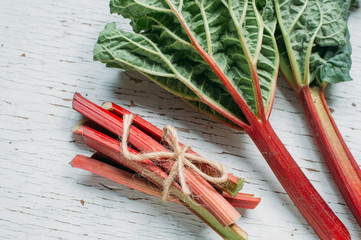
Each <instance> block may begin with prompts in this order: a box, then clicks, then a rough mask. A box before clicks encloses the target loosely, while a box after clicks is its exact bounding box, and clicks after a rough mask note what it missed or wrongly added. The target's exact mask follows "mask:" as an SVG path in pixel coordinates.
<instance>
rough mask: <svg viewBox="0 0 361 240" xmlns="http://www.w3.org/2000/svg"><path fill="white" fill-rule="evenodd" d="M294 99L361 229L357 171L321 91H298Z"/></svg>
mask: <svg viewBox="0 0 361 240" xmlns="http://www.w3.org/2000/svg"><path fill="white" fill-rule="evenodd" d="M298 96H299V98H300V100H301V102H302V105H303V108H304V111H305V113H306V116H307V119H308V122H309V124H310V126H311V130H312V132H313V135H314V137H315V139H316V142H317V144H318V146H319V149H320V151H321V153H322V155H323V157H324V159H325V162H326V165H327V167H328V169H329V170H330V173H331V175H332V177H333V179H334V180H335V182H336V185H337V187H338V189H339V190H340V192H341V194H342V196H343V198H344V199H345V201H346V203H347V205H348V207H349V208H350V210H351V212H352V214H353V215H354V217H355V218H356V220H357V222H358V224H359V225H360V226H361V170H360V168H359V166H358V165H357V163H356V161H355V159H354V158H353V156H352V154H351V152H350V150H349V149H348V147H347V146H346V143H345V141H344V140H343V138H342V136H341V133H340V131H339V130H338V128H337V126H336V124H335V121H334V120H333V118H332V116H331V112H330V110H329V108H328V106H327V103H326V99H325V95H324V87H308V86H306V87H303V88H300V90H299V91H298Z"/></svg>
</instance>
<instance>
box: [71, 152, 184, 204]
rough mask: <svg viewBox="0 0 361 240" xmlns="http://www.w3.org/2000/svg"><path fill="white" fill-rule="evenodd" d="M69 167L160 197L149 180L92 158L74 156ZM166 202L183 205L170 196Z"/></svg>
mask: <svg viewBox="0 0 361 240" xmlns="http://www.w3.org/2000/svg"><path fill="white" fill-rule="evenodd" d="M71 166H72V167H75V168H81V169H83V170H86V171H89V172H92V173H94V174H96V175H99V176H101V177H104V178H107V179H109V180H112V181H114V182H116V183H119V184H122V185H124V186H127V187H129V188H132V189H135V190H137V191H139V192H142V193H145V194H148V195H151V196H155V197H158V198H161V196H162V192H161V191H160V190H159V187H157V186H156V185H154V184H151V183H150V182H149V180H146V179H145V178H142V177H140V176H139V175H137V174H132V173H130V172H127V171H125V170H122V169H119V168H117V167H114V166H111V165H109V164H106V163H103V162H101V161H98V160H96V159H94V158H90V157H86V156H83V155H76V156H75V157H74V158H73V160H72V161H71ZM167 200H168V201H171V202H174V203H177V204H181V205H183V203H182V202H181V201H180V200H178V199H177V198H175V197H174V196H172V195H170V196H169V197H168V199H167Z"/></svg>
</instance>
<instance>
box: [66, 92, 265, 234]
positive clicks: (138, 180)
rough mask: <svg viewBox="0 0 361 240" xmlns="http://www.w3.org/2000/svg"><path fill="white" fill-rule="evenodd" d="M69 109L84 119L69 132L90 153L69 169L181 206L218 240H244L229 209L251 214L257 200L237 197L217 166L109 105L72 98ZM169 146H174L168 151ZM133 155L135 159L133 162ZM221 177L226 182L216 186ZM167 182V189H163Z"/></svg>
mask: <svg viewBox="0 0 361 240" xmlns="http://www.w3.org/2000/svg"><path fill="white" fill-rule="evenodd" d="M73 108H74V109H75V110H76V111H78V112H79V113H81V114H83V115H84V116H85V117H86V118H87V119H85V120H82V121H80V122H79V123H78V124H77V125H76V126H75V127H74V128H73V133H75V134H78V135H81V136H82V138H83V140H84V142H85V143H86V145H87V146H89V147H91V148H92V149H94V150H95V151H96V153H95V154H93V156H92V157H86V156H83V155H77V156H76V157H75V158H74V159H73V160H72V162H71V165H72V166H73V167H76V168H81V169H84V170H87V171H90V172H92V173H94V174H97V175H99V176H102V177H105V178H108V179H110V180H112V181H114V182H117V183H120V184H123V185H125V186H127V187H130V188H133V189H136V190H138V191H140V192H143V193H146V194H149V195H152V196H156V197H159V198H162V199H163V200H167V201H172V202H175V203H177V204H182V205H184V206H186V207H187V208H188V209H189V210H190V211H192V212H193V213H194V214H195V215H197V216H198V217H199V218H201V219H202V220H203V221H204V222H205V223H206V224H208V225H209V226H210V227H211V228H213V229H214V230H215V231H216V232H217V233H218V234H219V235H220V236H221V237H223V238H224V239H247V233H246V232H244V231H243V230H242V229H241V228H240V227H239V226H238V225H237V224H236V223H235V222H236V221H237V219H239V218H240V214H239V212H238V211H237V210H236V209H235V208H245V209H253V208H255V207H256V206H257V205H258V203H259V202H260V198H256V197H254V195H252V194H244V193H239V191H240V189H241V188H242V186H243V179H242V178H238V177H236V176H234V175H232V174H230V173H228V172H227V171H225V172H221V170H222V169H223V168H218V166H222V165H221V164H218V163H213V162H211V161H209V162H207V161H206V162H204V161H201V160H202V159H203V158H201V157H200V156H199V155H198V154H197V153H195V152H194V151H192V150H191V149H189V147H185V146H184V145H182V144H181V143H178V141H177V139H176V138H177V136H175V134H174V133H173V135H172V136H171V137H170V138H172V139H173V140H174V141H172V142H170V141H168V142H167V141H163V137H162V136H164V132H163V131H162V130H160V129H158V128H157V127H155V126H154V125H152V124H150V123H149V122H147V121H146V120H144V119H142V118H140V117H138V116H136V115H134V114H132V113H131V112H129V111H128V110H126V109H124V108H122V107H120V106H118V105H116V104H114V103H110V102H107V103H104V104H103V106H102V107H100V106H98V105H96V104H94V103H92V102H90V101H89V100H87V99H85V98H84V97H82V96H81V95H80V94H78V93H76V94H75V95H74V99H73ZM130 120H132V122H133V125H130V124H129V123H130ZM119 137H121V138H122V139H121V142H119V141H118V139H119ZM126 143H128V144H129V145H125V144H126ZM172 143H174V145H175V146H173V147H172V148H171V147H170V145H172ZM130 146H131V147H130ZM176 150H177V153H176ZM140 152H141V153H140ZM171 152H174V153H171ZM149 153H151V154H157V153H163V154H164V155H167V153H169V154H176V155H177V156H180V158H192V159H193V158H194V159H195V160H197V159H200V161H195V162H192V161H190V162H189V163H186V164H184V165H182V161H178V160H177V159H178V157H174V158H173V157H171V158H166V159H158V158H156V157H154V158H153V159H147V158H146V156H147V154H149ZM129 156H132V157H129ZM137 156H138V157H140V158H141V159H136V157H137ZM141 156H145V157H144V158H142V157H141ZM172 156H173V155H172ZM133 158H134V159H133ZM159 158H161V157H159ZM193 165H195V166H196V167H194V166H193ZM180 169H181V170H180ZM178 171H179V174H177V172H178ZM204 175H205V176H206V177H204ZM222 175H225V176H226V177H225V178H223V179H222V181H217V180H220V179H221V178H222ZM182 179H183V180H182ZM206 179H207V180H208V181H207V180H206ZM169 180H171V181H170V184H169V185H168V186H165V183H166V182H167V181H168V182H169ZM184 183H185V184H186V186H184ZM185 189H186V190H185ZM188 190H189V193H188V192H187V191H188ZM165 191H166V192H165Z"/></svg>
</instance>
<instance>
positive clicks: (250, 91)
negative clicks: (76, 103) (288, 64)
mask: <svg viewBox="0 0 361 240" xmlns="http://www.w3.org/2000/svg"><path fill="white" fill-rule="evenodd" d="M110 9H111V12H112V13H117V14H119V15H122V16H123V17H124V18H128V19H130V20H131V25H132V27H133V30H134V32H126V31H122V30H119V29H117V28H116V26H115V23H110V24H107V25H106V27H105V29H104V30H103V31H102V32H101V33H100V34H99V38H98V41H97V44H96V45H95V47H94V59H95V60H98V61H101V62H103V63H105V64H106V65H107V66H108V67H115V68H120V69H125V70H128V69H131V70H136V71H139V72H141V73H142V74H143V75H145V76H147V77H148V78H150V79H151V80H153V81H154V82H156V83H157V84H159V85H160V86H163V87H164V88H165V89H167V90H169V91H171V92H172V93H174V94H176V95H178V96H180V97H181V98H182V99H184V100H185V101H186V102H187V103H189V104H190V105H192V106H193V107H195V108H197V109H199V110H201V111H202V112H205V113H207V114H208V115H210V116H211V117H212V118H214V119H217V120H218V121H219V122H222V123H224V124H226V125H228V126H231V127H233V128H235V129H239V130H244V131H245V132H246V133H248V135H249V136H250V137H251V138H252V140H253V141H254V142H255V144H256V145H257V147H258V148H259V149H260V151H261V153H262V155H263V156H264V158H265V159H266V160H267V162H268V164H269V166H270V167H271V169H272V170H273V172H274V173H275V175H276V176H277V178H278V180H279V181H280V182H281V184H282V186H283V187H284V189H285V190H286V192H287V193H288V195H289V196H290V198H291V199H292V201H293V202H294V204H295V205H296V207H297V208H298V209H299V211H300V212H301V214H302V215H303V216H304V218H305V219H306V220H307V221H308V223H309V224H310V225H311V226H312V228H313V229H314V230H315V232H316V234H317V235H318V236H319V237H320V238H321V239H342V240H345V239H350V234H349V233H348V231H347V229H346V228H345V226H344V225H343V224H342V222H341V221H340V220H339V219H338V218H337V217H336V215H335V214H334V213H333V212H332V210H331V209H330V208H329V207H328V205H327V204H326V202H325V201H324V200H323V199H322V198H321V196H320V195H319V194H318V193H317V191H316V190H315V189H314V187H313V186H312V184H311V183H310V182H309V180H308V179H307V178H306V176H305V175H304V174H303V172H302V171H301V169H300V168H299V167H298V165H297V164H296V162H295V161H294V160H293V158H292V157H291V156H290V154H289V153H288V151H287V150H286V148H285V147H284V145H283V144H282V142H281V141H280V140H279V138H278V137H277V135H276V134H275V132H274V131H273V129H272V127H271V125H270V124H269V121H268V119H269V115H270V112H271V108H272V103H273V100H274V92H275V84H276V79H277V73H278V64H279V56H278V51H277V46H276V40H275V38H274V32H275V28H276V18H275V14H274V11H273V10H274V6H273V1H264V2H262V1H256V0H253V1H220V0H218V1H214V0H204V1H188V0H186V1H173V0H165V1H161V0H153V1H142V2H139V1H135V0H126V1H123V0H111V1H110Z"/></svg>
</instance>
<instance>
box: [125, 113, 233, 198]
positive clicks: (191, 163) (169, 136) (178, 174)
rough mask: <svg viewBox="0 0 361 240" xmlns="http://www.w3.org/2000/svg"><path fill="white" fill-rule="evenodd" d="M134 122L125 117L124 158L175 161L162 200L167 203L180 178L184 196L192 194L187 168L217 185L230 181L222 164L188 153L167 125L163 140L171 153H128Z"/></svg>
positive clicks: (173, 130)
mask: <svg viewBox="0 0 361 240" xmlns="http://www.w3.org/2000/svg"><path fill="white" fill-rule="evenodd" d="M132 122H133V115H130V114H126V115H124V116H123V125H124V126H123V136H122V141H121V144H120V145H121V151H122V154H123V156H124V157H125V158H126V159H128V160H132V161H142V160H145V159H150V160H153V161H154V162H157V163H158V162H161V161H164V159H166V160H174V164H173V166H172V168H171V171H170V172H169V174H168V177H167V178H166V179H165V180H164V182H163V194H162V200H163V201H166V199H167V197H168V195H169V190H170V187H171V185H172V183H173V182H174V181H175V179H176V178H178V181H179V183H180V185H181V187H182V191H183V193H184V194H186V195H189V194H190V193H191V191H190V189H189V187H188V185H187V182H186V176H185V173H184V170H185V166H187V167H188V168H190V169H192V170H194V171H195V172H196V173H198V174H199V175H200V176H202V177H203V178H204V179H205V180H207V181H208V182H211V183H215V184H222V183H225V182H226V181H227V179H228V170H227V168H226V167H225V166H224V165H223V164H222V163H220V162H216V161H211V160H207V159H205V158H203V157H201V156H198V155H196V154H192V153H188V151H189V150H190V147H189V146H182V145H180V144H179V142H178V133H177V130H176V129H175V128H174V127H172V126H170V125H165V126H164V128H163V139H164V141H165V142H166V143H167V144H168V146H169V148H170V151H162V152H149V153H142V154H132V153H130V152H129V151H128V137H129V132H130V127H131V124H132ZM195 163H196V164H197V163H198V164H199V163H204V164H208V165H210V166H211V167H212V168H213V169H215V170H216V171H218V172H219V175H220V176H216V177H215V176H211V175H209V174H207V173H205V172H203V171H202V170H201V169H200V168H199V167H198V166H196V165H195Z"/></svg>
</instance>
